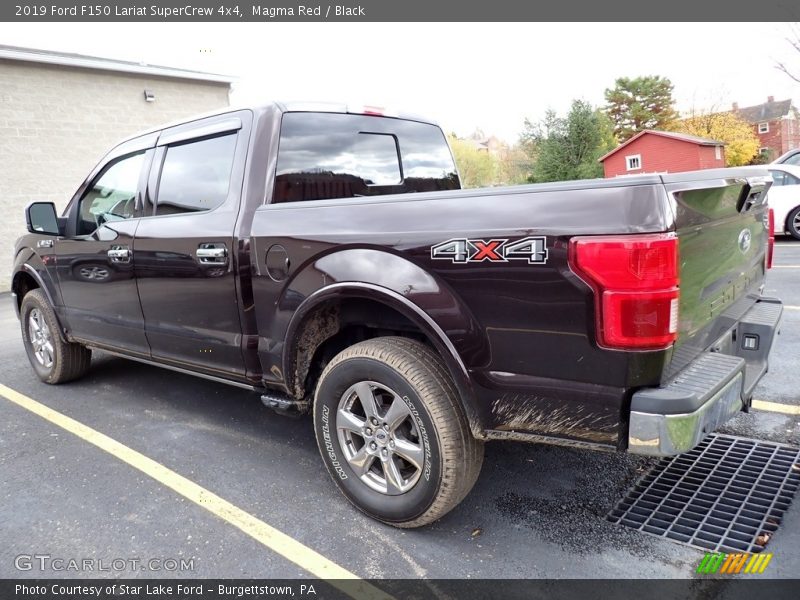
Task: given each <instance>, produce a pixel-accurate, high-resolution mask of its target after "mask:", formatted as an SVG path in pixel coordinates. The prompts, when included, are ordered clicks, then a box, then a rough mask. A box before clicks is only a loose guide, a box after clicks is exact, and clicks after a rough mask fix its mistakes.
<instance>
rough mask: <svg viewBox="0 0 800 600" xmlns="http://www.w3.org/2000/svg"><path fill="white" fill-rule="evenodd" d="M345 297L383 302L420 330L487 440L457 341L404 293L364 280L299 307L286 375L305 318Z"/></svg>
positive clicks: (321, 292)
mask: <svg viewBox="0 0 800 600" xmlns="http://www.w3.org/2000/svg"><path fill="white" fill-rule="evenodd" d="M342 298H363V299H367V300H372V301H375V302H379V303H381V304H384V305H386V306H388V307H389V308H392V309H394V310H396V311H397V312H398V313H400V314H402V315H403V316H404V317H406V318H407V319H408V320H409V321H411V322H412V323H414V324H415V325H416V326H417V327H419V329H420V331H422V333H423V334H424V335H425V336H426V337H427V338H428V339H429V340H430V341H431V343H432V344H433V346H434V348H435V349H436V351H437V352H438V353H439V355H440V356H441V357H442V358H443V360H444V363H445V367H446V368H447V370H448V372H449V373H450V375H451V377H452V378H453V383H454V384H455V386H456V390H457V391H458V394H459V397H460V399H461V405H462V407H463V408H464V412H465V414H466V417H467V420H468V422H469V426H470V429H471V431H472V433H473V435H474V436H475V437H479V438H483V437H484V432H485V430H486V427H485V425H484V424H483V423H482V422H481V419H480V416H479V415H480V411H479V410H478V409H477V397H476V394H475V390H474V387H473V385H472V381H471V378H470V375H469V371H468V369H467V367H466V365H465V364H464V361H463V360H462V358H461V356H460V355H459V353H458V351H457V350H456V347H455V346H454V345H453V342H452V341H451V340H450V338H448V336H447V334H446V333H445V332H444V330H443V329H442V328H441V327H440V326H439V324H438V323H436V321H434V320H433V319H432V318H431V317H430V315H428V314H427V313H426V312H425V311H424V310H423V308H422V307H420V306H418V305H416V304H414V303H413V302H411V300H409V299H408V298H406V297H405V296H403V295H402V294H400V293H398V292H396V291H394V290H392V289H389V288H386V287H382V286H379V285H375V284H372V283H366V282H360V281H344V282H338V283H332V284H330V285H328V286H325V287H324V288H320V289H318V290H316V291H315V292H314V293H312V294H311V295H309V296H308V297H306V298H305V299H304V300H303V301H302V302H301V304H300V306H298V307H297V309H296V311H295V312H294V315H293V316H292V319H291V320H290V322H289V326H288V328H287V331H286V337H285V339H286V343H285V344H284V349H283V367H284V373H292V372H293V369H294V366H295V365H294V361H295V356H296V354H297V341H296V340H297V334H298V330H299V328H300V326H301V324H302V323H303V322H304V320H305V318H306V317H307V316H308V315H309V314H311V313H312V312H313V311H314V310H315V309H316V308H317V307H319V306H320V305H322V304H324V303H325V302H327V301H329V300H334V299H342Z"/></svg>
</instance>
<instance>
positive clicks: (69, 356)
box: [20, 289, 92, 384]
mask: <svg viewBox="0 0 800 600" xmlns="http://www.w3.org/2000/svg"><path fill="white" fill-rule="evenodd" d="M20 325H21V328H22V341H23V343H24V344H25V352H27V354H28V360H29V361H31V366H32V367H33V370H34V371H36V374H37V375H38V376H39V379H41V380H42V381H44V382H45V383H50V384H57V383H66V382H67V381H72V380H73V379H77V378H78V377H81V376H83V375H84V374H85V373H86V371H87V370H88V369H89V364H90V363H91V360H92V351H91V350H89V349H88V348H86V347H85V346H82V345H81V344H74V343H70V342H65V341H64V340H63V339H61V336H60V335H59V333H60V330H59V326H58V321H57V320H56V315H55V313H54V312H53V308H52V307H51V306H50V303H49V302H48V301H47V296H45V294H44V292H43V291H42V290H40V289H36V290H32V291H30V292H28V293H27V294H25V298H23V300H22V306H21V307H20Z"/></svg>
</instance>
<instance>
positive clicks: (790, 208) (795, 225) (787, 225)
mask: <svg viewBox="0 0 800 600" xmlns="http://www.w3.org/2000/svg"><path fill="white" fill-rule="evenodd" d="M748 168H750V167H748ZM752 168H754V169H762V170H763V169H767V170H768V171H769V173H770V175H772V179H773V182H774V183H773V184H772V187H771V188H770V190H769V192H768V193H767V202H768V203H769V206H770V208H772V209H773V210H774V211H775V227H774V229H773V233H775V235H780V234H782V233H784V232H785V233H788V234H789V235H791V236H792V237H793V238H795V239H798V240H800V165H791V164H777V163H770V164H768V165H759V166H757V167H752Z"/></svg>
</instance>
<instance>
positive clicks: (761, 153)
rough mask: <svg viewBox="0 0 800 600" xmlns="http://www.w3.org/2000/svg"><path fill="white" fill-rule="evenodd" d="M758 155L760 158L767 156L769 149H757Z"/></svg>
mask: <svg viewBox="0 0 800 600" xmlns="http://www.w3.org/2000/svg"><path fill="white" fill-rule="evenodd" d="M758 153H759V154H760V155H761V156H766V155H767V154H769V148H759V149H758Z"/></svg>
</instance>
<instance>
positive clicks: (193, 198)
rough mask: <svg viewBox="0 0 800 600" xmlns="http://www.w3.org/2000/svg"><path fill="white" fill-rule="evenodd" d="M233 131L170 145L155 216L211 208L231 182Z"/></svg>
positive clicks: (224, 195)
mask: <svg viewBox="0 0 800 600" xmlns="http://www.w3.org/2000/svg"><path fill="white" fill-rule="evenodd" d="M236 137H237V136H236V133H230V134H227V135H222V136H218V137H213V138H207V139H204V140H200V141H191V142H188V143H183V144H180V145H175V146H169V147H168V148H167V151H166V155H165V157H164V166H163V167H162V168H161V177H160V179H159V183H158V194H157V198H156V215H172V214H183V213H195V212H202V211H208V210H213V209H215V208H217V207H218V206H220V205H222V203H223V202H225V199H226V198H227V197H228V190H229V188H230V183H231V171H232V169H233V157H234V153H235V152H236Z"/></svg>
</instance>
